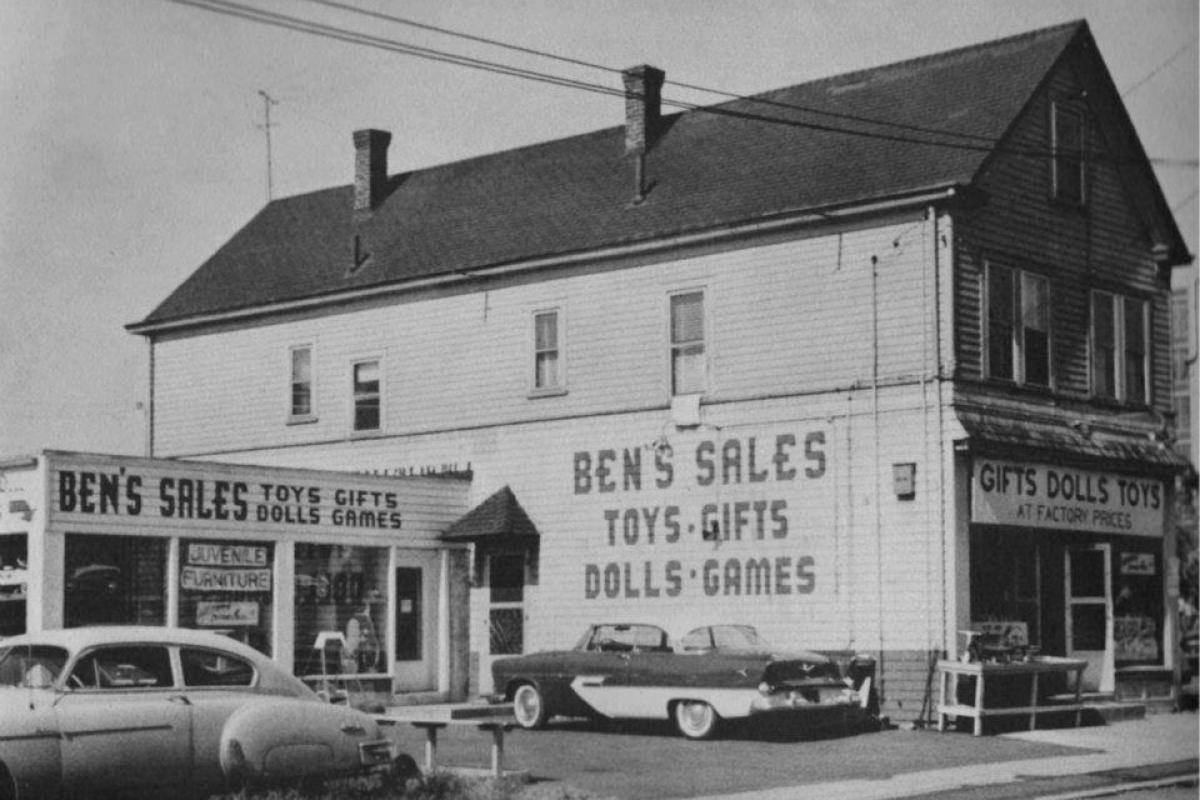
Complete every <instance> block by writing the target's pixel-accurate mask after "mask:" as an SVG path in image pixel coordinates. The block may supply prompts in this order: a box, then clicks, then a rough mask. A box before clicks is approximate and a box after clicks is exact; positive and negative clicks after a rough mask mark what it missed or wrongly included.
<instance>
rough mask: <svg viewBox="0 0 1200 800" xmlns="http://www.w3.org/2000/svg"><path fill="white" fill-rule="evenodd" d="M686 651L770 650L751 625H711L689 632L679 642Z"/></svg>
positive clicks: (768, 645)
mask: <svg viewBox="0 0 1200 800" xmlns="http://www.w3.org/2000/svg"><path fill="white" fill-rule="evenodd" d="M679 643H680V645H681V646H682V647H683V649H684V650H769V649H770V647H771V645H770V644H768V643H767V642H766V640H764V639H763V638H762V637H761V636H759V635H758V631H757V630H755V629H754V627H753V626H751V625H711V626H708V627H704V628H696V629H695V630H693V631H689V632H688V633H687V635H686V636H684V637H683V638H682V639H680V640H679Z"/></svg>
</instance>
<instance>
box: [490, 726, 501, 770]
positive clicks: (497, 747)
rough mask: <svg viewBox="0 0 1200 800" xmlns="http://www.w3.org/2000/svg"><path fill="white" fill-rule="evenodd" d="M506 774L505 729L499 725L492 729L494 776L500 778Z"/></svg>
mask: <svg viewBox="0 0 1200 800" xmlns="http://www.w3.org/2000/svg"><path fill="white" fill-rule="evenodd" d="M503 774H504V727H503V726H502V725H497V726H495V727H494V728H492V776H493V777H495V778H499V777H500V776H501V775H503Z"/></svg>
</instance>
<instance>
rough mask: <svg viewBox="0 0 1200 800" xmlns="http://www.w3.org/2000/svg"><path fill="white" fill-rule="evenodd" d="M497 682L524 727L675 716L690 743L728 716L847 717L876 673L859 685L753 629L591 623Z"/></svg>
mask: <svg viewBox="0 0 1200 800" xmlns="http://www.w3.org/2000/svg"><path fill="white" fill-rule="evenodd" d="M739 634H740V638H739ZM748 636H753V637H754V638H753V640H750V639H748V638H747V637H748ZM718 638H719V642H718ZM732 642H738V643H739V644H740V645H744V646H730V645H731V643H732ZM492 680H493V686H494V687H495V693H496V694H495V699H496V700H499V701H511V702H512V703H513V709H514V713H515V716H516V719H517V722H518V723H519V724H520V725H521V726H522V727H524V728H540V727H543V726H544V725H545V724H546V722H547V721H549V719H550V718H551V717H553V716H556V715H562V716H577V717H578V716H586V717H592V718H625V719H664V720H666V719H669V720H672V721H673V722H674V724H675V727H676V728H677V729H678V730H679V732H680V733H681V734H683V735H684V736H686V737H688V738H689V739H706V738H709V737H712V736H713V735H715V734H716V732H717V730H718V727H719V725H720V722H721V721H722V720H736V719H747V718H752V717H753V718H771V719H772V720H774V721H775V722H776V723H780V724H787V723H795V724H799V725H803V724H804V722H805V721H806V720H807V721H809V722H814V723H815V722H817V721H818V718H821V721H828V719H829V717H831V716H832V717H834V718H837V719H841V720H846V719H847V718H849V717H853V716H861V715H865V714H866V713H867V711H866V706H867V702H868V700H867V698H868V696H869V692H870V686H869V684H868V683H867V680H869V678H864V680H862V681H860V684H859V685H858V686H854V685H851V683H850V682H848V681H847V680H845V679H843V677H842V675H841V670H840V669H839V667H838V665H837V664H836V663H835V662H834V661H832V660H831V659H829V658H827V657H826V656H823V655H821V654H819V653H811V652H806V651H800V652H795V653H789V654H786V655H784V654H779V653H775V652H771V651H770V650H769V649H767V648H765V646H763V644H762V642H761V640H759V639H757V636H756V635H755V634H753V629H752V628H748V627H747V626H710V627H707V628H698V629H696V630H695V631H692V632H691V633H689V634H687V635H686V636H684V637H683V638H682V639H681V640H680V643H679V647H678V648H676V647H673V646H672V644H671V642H670V640H669V638H668V636H667V633H666V631H664V630H663V629H662V628H659V627H657V626H655V625H646V624H600V625H592V626H590V627H589V628H588V629H587V631H586V632H585V633H584V635H583V637H582V638H581V639H580V640H579V642H578V644H576V645H575V647H574V648H572V649H570V650H556V651H549V652H541V653H531V654H528V655H523V656H513V657H510V658H501V659H497V660H496V661H494V662H493V663H492Z"/></svg>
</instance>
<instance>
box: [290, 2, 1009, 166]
mask: <svg viewBox="0 0 1200 800" xmlns="http://www.w3.org/2000/svg"><path fill="white" fill-rule="evenodd" d="M308 1H309V2H310V3H315V4H316V5H321V6H326V7H328V8H335V9H339V10H342V11H349V12H351V13H354V14H361V15H363V16H366V17H371V18H374V19H380V20H386V21H388V22H395V23H398V24H400V25H407V26H409V27H412V28H417V29H419V30H424V31H432V32H434V33H440V34H443V35H445V36H452V37H455V38H458V39H465V40H467V41H471V42H478V43H481V44H487V45H491V46H493V47H500V48H503V49H505V50H512V51H514V52H518V53H524V54H526V55H533V56H538V57H540V58H548V59H551V60H553V61H559V62H561V63H564V64H572V65H575V66H580V67H587V68H589V69H595V70H600V71H602V72H608V73H614V74H617V75H619V74H621V73H622V72H623V71H624V70H621V69H618V68H616V67H610V66H607V65H605V64H597V63H595V62H591V61H584V60H582V59H578V58H572V57H570V56H564V55H560V54H558V53H551V52H548V51H546V50H538V49H536V48H532V47H524V46H522V45H517V44H512V43H510V42H503V41H500V40H499V39H490V38H488V37H486V36H476V35H475V34H470V33H465V32H463V31H456V30H453V29H451V28H443V27H440V26H437V25H430V24H428V23H424V22H418V21H417V20H414V19H410V18H408V17H399V16H396V15H394V14H384V13H382V12H379V11H371V10H369V9H365V8H358V7H357V6H353V5H350V4H348V3H340V2H336V0H308ZM666 83H668V84H670V85H672V86H678V87H679V88H681V89H690V90H692V91H697V92H704V93H706V94H712V95H717V96H719V97H724V98H727V99H730V100H741V101H745V102H749V103H759V104H762V105H767V106H774V107H776V108H786V109H790V110H793V111H804V112H807V113H809V114H820V115H822V116H826V117H831V118H834V119H845V120H852V121H854V122H862V123H866V124H869V125H880V126H884V127H890V128H897V129H900V130H908V131H914V132H918V133H929V134H934V135H937V136H951V137H956V138H962V139H967V140H975V141H981V142H992V143H994V142H995V139H994V138H992V137H990V136H982V135H979V134H974V133H965V132H961V131H952V130H941V129H938V128H929V127H925V126H921V125H909V124H907V123H903V122H895V121H893V120H885V119H878V118H875V117H866V116H859V115H856V114H847V113H844V112H839V111H830V110H826V109H820V108H815V107H813V106H803V105H799V104H796V103H784V102H781V101H778V100H768V99H767V98H765V97H757V96H753V95H742V94H736V93H734V92H727V91H723V90H721V89H710V88H707V87H704V86H698V85H696V84H692V83H684V82H682V81H675V80H667V81H666Z"/></svg>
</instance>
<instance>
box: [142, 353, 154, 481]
mask: <svg viewBox="0 0 1200 800" xmlns="http://www.w3.org/2000/svg"><path fill="white" fill-rule="evenodd" d="M146 343H147V345H148V346H149V349H150V359H149V361H150V386H149V388H148V390H147V392H146V409H145V428H146V430H145V432H144V434H143V435H144V437H145V440H146V442H145V446H146V458H154V337H153V336H147V337H146Z"/></svg>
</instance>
